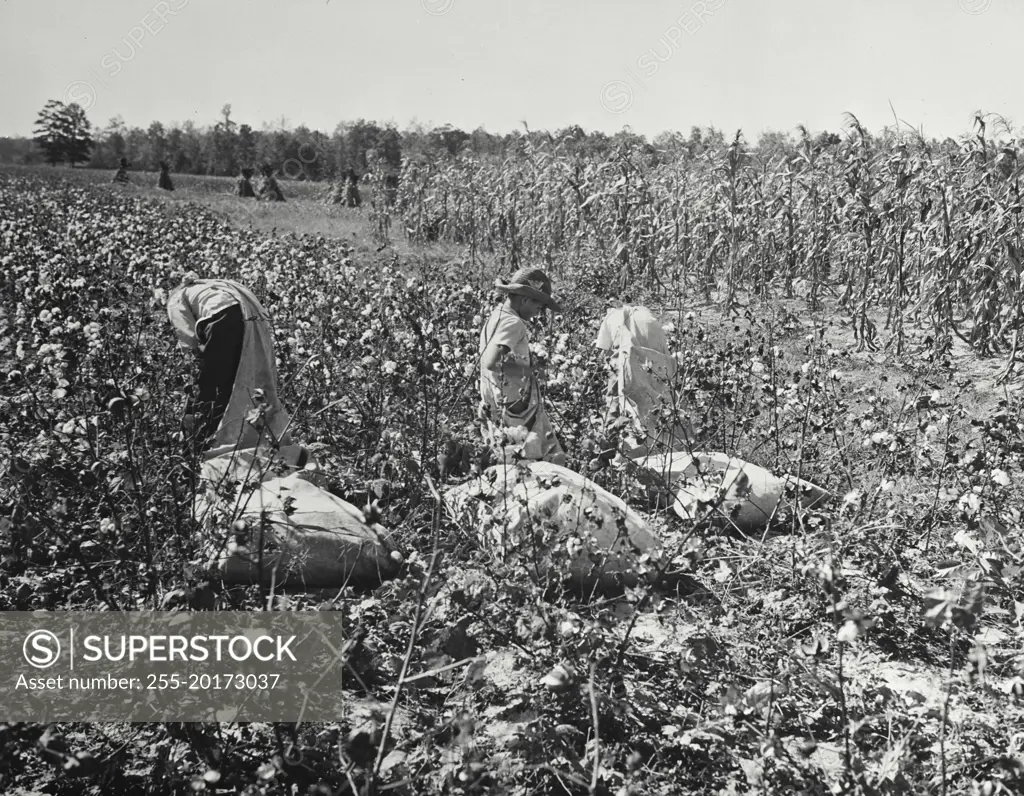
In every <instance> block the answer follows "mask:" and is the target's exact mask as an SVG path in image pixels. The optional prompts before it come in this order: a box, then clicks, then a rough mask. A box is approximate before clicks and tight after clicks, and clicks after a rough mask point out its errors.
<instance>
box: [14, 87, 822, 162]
mask: <svg viewBox="0 0 1024 796" xmlns="http://www.w3.org/2000/svg"><path fill="white" fill-rule="evenodd" d="M50 104H52V101H51V103H50ZM86 124H88V122H87V120H86ZM90 129H91V132H92V139H93V147H92V150H91V159H89V160H88V162H87V163H86V166H87V167H88V168H98V169H111V170H113V169H116V168H117V167H118V164H119V163H120V161H121V158H126V159H127V160H128V162H130V163H131V164H132V168H133V169H136V170H143V171H158V170H159V167H160V163H161V162H166V163H167V164H168V165H169V166H170V170H171V171H172V172H173V173H176V174H206V175H221V176H236V175H238V174H239V173H240V171H241V169H242V168H245V167H258V166H259V165H261V164H264V163H267V164H271V165H272V166H274V167H275V168H276V169H277V172H278V174H279V175H280V176H283V177H286V178H289V179H303V180H337V179H341V178H342V177H344V176H345V175H347V174H348V172H349V170H350V169H352V170H354V171H355V172H356V173H357V174H364V173H366V172H367V171H368V170H370V169H371V168H372V169H374V170H379V171H383V172H386V173H397V172H398V171H399V170H400V169H401V166H402V163H403V161H409V160H443V159H447V158H453V157H456V156H457V155H460V154H463V153H465V154H471V155H473V156H474V157H476V158H480V159H495V160H502V159H504V158H506V157H508V156H509V155H512V154H514V153H515V152H517V151H518V149H519V147H521V146H522V144H523V143H524V139H525V140H527V141H529V142H531V143H532V144H534V145H535V146H539V145H542V144H550V143H552V142H555V141H557V142H559V143H560V147H561V151H562V152H563V153H564V154H569V155H580V156H584V157H601V158H603V157H607V156H609V155H610V154H612V153H614V152H615V151H617V150H620V149H622V148H623V146H625V147H627V148H628V149H630V150H633V151H636V149H637V148H638V147H639V148H640V149H641V150H646V151H648V153H649V154H650V155H651V156H652V157H655V158H657V157H659V156H661V157H664V158H667V159H671V160H676V159H678V157H679V156H680V155H684V156H686V155H688V156H690V157H697V156H699V155H701V154H702V153H704V152H705V151H707V150H709V149H716V150H717V149H722V148H724V147H725V146H726V141H725V138H724V136H723V134H722V132H721V131H719V130H716V129H715V128H704V129H701V128H698V127H693V128H691V130H690V134H689V136H686V135H683V134H681V133H662V134H661V135H659V136H656V137H655V138H654V139H653V140H652V141H648V140H647V139H646V138H645V137H644V136H642V135H639V134H636V133H634V132H632V131H630V130H629V128H628V127H627V128H623V130H621V131H620V132H618V133H615V134H614V135H610V136H609V135H607V134H605V133H602V132H600V131H592V132H586V131H584V130H583V129H582V128H581V127H579V126H577V125H573V126H571V127H567V128H564V129H561V130H556V131H553V132H548V131H530V130H528V129H526V130H523V131H518V130H516V131H513V132H511V133H506V134H495V133H490V132H488V131H486V130H484V129H483V128H477V129H476V130H473V131H472V132H466V131H464V130H460V129H458V128H456V127H453V126H451V125H442V126H439V127H430V128H428V127H424V126H422V125H412V126H409V127H407V128H405V129H403V130H398V129H397V128H396V127H395V126H394V125H390V124H379V123H377V122H375V121H366V120H364V119H357V120H355V121H343V122H340V123H339V124H338V125H337V126H336V127H335V128H334V130H333V131H332V132H331V133H329V134H328V133H325V132H322V131H319V130H310V129H309V128H308V127H305V126H299V127H295V128H289V127H288V126H287V122H286V121H285V120H283V119H282V120H279V121H277V122H276V123H274V124H264V125H263V126H262V129H259V130H255V129H253V128H252V127H251V126H250V125H248V124H239V123H237V122H236V121H235V120H234V119H232V118H231V106H230V105H225V106H224V107H223V108H222V109H221V117H220V119H219V120H218V121H217V122H215V123H213V124H210V125H208V126H205V127H203V126H198V125H196V124H195V123H194V122H191V121H187V122H184V123H183V124H177V123H172V124H170V125H164V124H163V123H161V122H152V123H151V124H150V125H149V127H148V128H145V129H143V128H141V127H129V126H128V125H126V124H125V122H124V120H123V119H122V118H121V117H120V116H115V117H114V118H113V119H110V120H109V121H108V122H107V125H106V126H105V127H103V128H90ZM819 139H820V143H821V144H822V145H827V144H829V143H832V142H834V141H838V137H837V136H835V134H834V133H828V132H825V133H821V134H820V135H819ZM761 141H762V142H764V145H765V146H766V147H767V148H770V149H774V148H776V147H779V146H783V145H784V144H785V143H786V142H787V141H788V142H790V143H791V138H790V136H789V135H788V134H785V133H767V134H764V135H762V137H761ZM45 162H48V159H47V154H46V152H45V151H43V149H42V148H41V147H40V146H37V145H36V144H35V143H34V142H33V140H32V139H30V138H0V163H16V164H32V163H45Z"/></svg>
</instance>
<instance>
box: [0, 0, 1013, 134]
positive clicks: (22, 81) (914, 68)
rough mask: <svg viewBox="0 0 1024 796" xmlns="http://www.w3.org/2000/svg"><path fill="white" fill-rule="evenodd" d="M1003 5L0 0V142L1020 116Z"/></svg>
mask: <svg viewBox="0 0 1024 796" xmlns="http://www.w3.org/2000/svg"><path fill="white" fill-rule="evenodd" d="M1021 31H1024V2H1021V0H856V1H851V0H696V1H695V0H672V1H671V2H667V1H665V0H632V2H628V1H626V0H515V2H510V1H509V0H505V1H502V2H499V0H368V1H366V2H359V3H357V2H354V1H353V0H287V2H285V1H284V0H88V2H83V1H82V0H0V135H30V134H31V131H32V126H33V123H34V121H35V118H36V115H37V113H38V112H39V110H40V109H41V108H42V106H43V105H44V104H45V102H46V101H47V100H50V99H59V100H62V101H65V102H72V101H77V102H78V104H80V105H82V106H83V107H85V108H86V110H87V113H88V117H89V119H90V121H91V122H92V123H93V126H94V127H99V128H102V127H105V126H106V125H107V123H108V121H109V120H110V119H111V118H112V117H114V116H121V117H122V118H123V119H124V121H125V122H126V123H127V124H129V125H132V126H140V127H146V126H148V125H149V123H150V122H152V121H160V122H163V123H164V124H165V125H166V124H169V123H172V122H178V123H181V122H184V121H186V120H192V121H194V122H195V123H196V124H197V125H199V126H205V125H208V124H212V123H214V122H216V121H217V119H218V118H219V116H220V109H221V107H222V106H223V105H224V104H225V103H230V104H231V107H232V114H231V115H232V119H233V120H234V121H236V122H238V123H240V124H249V125H251V126H252V127H253V128H255V129H261V128H262V127H263V126H264V125H265V124H269V125H275V126H276V125H278V124H282V123H283V124H284V125H285V126H287V127H294V126H297V125H299V124H305V125H307V126H308V127H310V128H313V129H319V130H323V131H325V132H330V131H332V130H333V129H334V128H335V126H336V125H337V124H338V123H339V122H341V121H354V120H356V119H359V118H363V119H367V120H375V121H377V122H378V123H385V122H393V123H395V124H396V125H397V126H398V127H399V128H402V127H405V126H407V125H409V124H410V123H419V124H423V125H425V126H428V127H430V126H436V125H441V124H445V123H450V124H453V125H455V126H456V127H460V128H462V129H465V130H467V131H468V130H473V129H475V128H477V127H480V126H482V127H484V128H485V129H487V130H489V131H491V132H498V133H506V132H508V131H510V130H512V129H516V128H518V129H522V124H523V122H526V123H527V124H528V125H529V127H530V129H533V130H537V129H547V130H555V129H560V128H564V127H567V126H569V125H573V124H577V125H579V126H581V127H583V128H584V129H585V130H588V131H591V130H602V131H604V132H607V133H614V132H616V131H618V130H621V129H622V128H623V127H627V126H628V127H629V128H631V129H632V130H633V131H634V132H637V133H642V134H644V135H647V136H649V137H653V136H655V135H657V134H658V133H661V132H664V131H681V132H683V133H686V134H688V133H689V130H690V128H691V127H692V126H694V125H696V126H698V127H707V126H714V127H717V128H718V129H720V130H722V131H723V132H724V133H725V134H726V136H727V137H729V136H731V135H732V134H733V133H735V131H736V130H737V129H742V130H743V132H744V134H745V136H746V137H747V139H748V140H751V141H756V139H757V137H758V136H759V135H760V134H761V133H763V132H765V131H769V130H783V131H793V130H794V129H795V127H796V126H797V125H798V124H804V125H806V126H807V127H808V128H810V129H811V130H812V131H819V130H833V131H838V130H839V129H840V128H841V127H842V125H843V115H844V112H851V113H853V114H854V115H855V116H857V117H858V118H859V119H860V121H861V123H862V124H864V126H865V127H867V128H868V129H869V130H873V131H878V130H881V129H882V128H883V127H884V126H886V125H892V124H894V113H893V111H894V109H895V113H896V115H897V116H898V118H899V119H900V120H901V121H902V122H905V123H906V124H909V125H910V126H912V127H914V128H918V129H923V131H924V133H925V135H926V136H929V137H937V138H944V137H946V136H953V137H957V136H959V135H962V134H964V133H968V132H970V130H971V124H972V120H973V118H974V114H975V112H976V111H978V110H982V111H984V112H986V113H992V114H998V115H1001V116H1003V117H1007V118H1008V119H1009V120H1011V121H1014V120H1015V119H1016V120H1017V121H1019V122H1021V123H1024V80H1022V79H1021V70H1020V64H1021V56H1020V48H1019V40H1020V33H1021Z"/></svg>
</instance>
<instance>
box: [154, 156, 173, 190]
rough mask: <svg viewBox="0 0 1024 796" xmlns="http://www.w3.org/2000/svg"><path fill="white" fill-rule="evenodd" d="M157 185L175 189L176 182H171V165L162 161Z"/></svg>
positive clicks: (165, 188) (166, 188)
mask: <svg viewBox="0 0 1024 796" xmlns="http://www.w3.org/2000/svg"><path fill="white" fill-rule="evenodd" d="M157 187H159V188H163V189H164V190H165V191H173V190H174V183H173V182H171V167H170V166H168V165H167V164H166V163H164V162H163V161H162V160H161V161H160V180H159V182H157Z"/></svg>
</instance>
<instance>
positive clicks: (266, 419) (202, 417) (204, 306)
mask: <svg viewBox="0 0 1024 796" xmlns="http://www.w3.org/2000/svg"><path fill="white" fill-rule="evenodd" d="M167 316H168V318H170V321H171V325H172V326H173V327H174V333H175V335H176V336H177V337H178V340H179V345H181V346H183V347H185V348H188V349H190V350H191V351H193V352H194V353H195V354H196V355H197V356H198V357H199V359H200V362H201V364H200V369H199V377H198V379H197V382H196V386H197V388H198V394H197V395H195V396H193V398H192V399H191V400H190V402H189V407H188V410H187V412H188V417H189V422H188V423H187V425H190V426H191V433H192V442H193V444H195V445H196V446H197V447H199V448H201V449H204V450H206V449H213V451H212V452H211V455H212V454H215V453H217V452H219V451H224V450H229V451H230V450H232V449H234V448H235V446H237V447H238V448H252V447H256V445H257V442H258V440H260V439H261V438H262V440H263V441H264V442H268V441H269V438H268V433H269V434H272V435H273V437H274V438H275V439H276V440H277V441H278V442H279V443H280V444H281V445H291V444H292V442H291V437H290V435H289V433H288V424H289V422H290V418H289V416H288V413H287V412H285V410H284V408H283V407H282V406H281V403H280V401H279V399H278V396H277V366H276V364H275V357H274V334H273V331H272V330H271V327H270V316H269V315H268V313H267V311H266V310H265V309H264V308H263V305H262V304H260V302H259V300H258V299H257V298H256V296H255V295H253V293H252V292H251V291H250V290H249V289H248V288H246V287H244V286H242V285H240V284H238V283H237V282H232V281H230V280H227V279H197V278H196V277H195V276H194V275H192V276H189V277H186V278H185V280H184V283H183V284H182V285H181V287H178V288H177V289H175V290H174V291H172V292H171V294H170V297H169V298H168V300H167ZM256 408H261V409H263V410H264V411H263V424H264V425H263V429H262V431H261V429H259V428H257V427H255V426H253V425H252V423H250V422H248V421H247V420H246V416H247V415H249V414H250V413H251V411H252V410H253V409H256Z"/></svg>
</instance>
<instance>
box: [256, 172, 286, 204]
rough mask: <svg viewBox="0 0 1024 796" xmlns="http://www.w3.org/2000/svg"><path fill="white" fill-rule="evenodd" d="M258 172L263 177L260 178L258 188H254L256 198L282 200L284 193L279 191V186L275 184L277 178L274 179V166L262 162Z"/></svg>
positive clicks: (268, 200)
mask: <svg viewBox="0 0 1024 796" xmlns="http://www.w3.org/2000/svg"><path fill="white" fill-rule="evenodd" d="M260 172H261V173H262V174H263V179H261V180H260V185H259V188H258V189H257V190H256V193H257V195H258V198H260V199H262V200H264V201H267V202H283V201H284V194H283V193H281V188H280V187H279V186H278V184H277V180H275V179H274V167H273V166H271V165H270V164H269V163H264V164H263V166H262V167H260Z"/></svg>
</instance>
